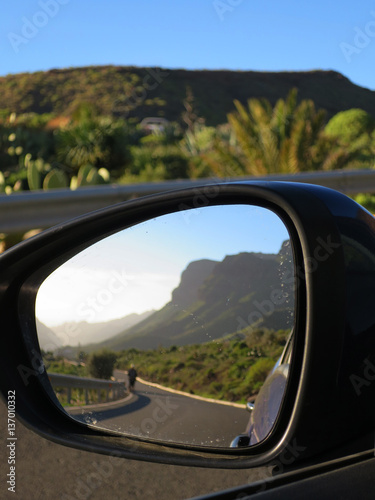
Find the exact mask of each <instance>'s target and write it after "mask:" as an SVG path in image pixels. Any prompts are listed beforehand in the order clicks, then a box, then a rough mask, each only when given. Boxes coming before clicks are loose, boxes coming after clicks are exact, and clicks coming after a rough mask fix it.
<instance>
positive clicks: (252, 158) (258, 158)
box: [205, 89, 355, 176]
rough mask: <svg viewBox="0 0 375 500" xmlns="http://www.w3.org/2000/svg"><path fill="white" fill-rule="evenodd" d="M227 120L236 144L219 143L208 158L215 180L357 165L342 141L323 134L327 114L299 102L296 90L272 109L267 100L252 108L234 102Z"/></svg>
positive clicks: (249, 104) (257, 101)
mask: <svg viewBox="0 0 375 500" xmlns="http://www.w3.org/2000/svg"><path fill="white" fill-rule="evenodd" d="M234 104H235V107H236V111H235V112H233V113H230V114H229V115H228V122H229V124H230V126H231V128H232V131H233V135H234V138H232V140H231V141H228V140H224V139H223V138H217V139H216V141H215V145H214V154H213V155H206V156H205V159H206V161H207V162H208V163H209V164H210V166H211V168H212V169H213V171H214V172H215V174H216V175H219V176H223V175H224V176H231V175H233V174H236V175H255V176H260V175H268V174H272V173H296V172H303V171H309V170H318V169H324V170H331V169H333V168H342V167H344V166H346V165H348V163H349V162H350V161H351V160H352V158H353V155H355V152H351V153H349V152H348V151H346V150H344V149H343V148H341V147H340V145H339V143H338V141H337V140H336V139H335V138H333V137H328V136H327V135H326V134H325V133H324V126H325V117H326V113H325V111H324V110H318V111H317V110H316V109H315V105H314V103H313V101H311V100H303V101H301V102H300V103H298V102H297V89H292V90H291V91H290V92H289V94H288V96H287V98H286V99H285V100H284V99H279V100H278V101H277V102H276V104H275V106H274V107H272V106H271V104H270V102H269V101H268V100H267V99H249V100H248V102H247V108H246V107H245V106H243V105H242V104H241V103H240V102H239V101H235V102H234Z"/></svg>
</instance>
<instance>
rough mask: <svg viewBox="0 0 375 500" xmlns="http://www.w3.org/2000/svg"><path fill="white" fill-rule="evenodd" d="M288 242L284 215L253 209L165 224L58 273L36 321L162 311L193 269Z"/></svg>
mask: <svg viewBox="0 0 375 500" xmlns="http://www.w3.org/2000/svg"><path fill="white" fill-rule="evenodd" d="M287 239H289V235H288V232H287V230H286V228H285V226H284V224H283V223H282V222H281V220H280V219H279V217H278V216H277V215H275V214H274V213H273V212H271V211H270V210H268V209H264V208H260V207H253V206H249V205H225V206H211V207H205V208H200V209H192V210H184V211H180V212H177V213H173V214H168V215H164V216H161V217H157V218H155V219H152V220H149V221H147V222H144V223H141V224H138V225H136V226H134V227H132V228H129V229H126V230H123V231H120V232H118V233H117V234H115V235H112V236H110V237H107V238H105V239H103V240H102V241H100V242H98V243H96V244H94V245H92V246H91V247H89V248H87V249H86V250H84V251H83V252H81V253H79V254H78V255H76V256H75V257H73V258H72V259H70V260H69V261H67V262H66V263H65V264H63V265H62V266H60V267H59V268H58V269H56V270H55V271H54V272H53V273H52V274H51V275H50V276H49V277H48V278H47V279H46V280H45V282H44V283H43V284H42V285H41V287H40V290H39V292H38V296H37V302H36V314H37V317H38V319H39V321H41V322H42V323H44V324H45V325H47V326H49V327H51V326H56V325H61V324H63V323H66V322H80V321H87V322H89V323H90V322H91V323H96V322H103V321H110V320H113V319H116V318H123V317H124V316H127V315H129V314H131V313H142V312H144V311H149V310H152V309H154V310H157V309H160V308H161V307H163V306H164V305H165V304H166V303H168V302H169V301H170V299H171V292H172V291H173V290H174V289H175V288H176V287H177V286H178V284H179V282H180V277H181V273H182V271H183V270H184V269H186V267H187V265H188V264H189V263H190V262H193V261H196V260H201V259H210V260H214V261H222V260H223V259H224V257H225V256H226V255H235V254H238V253H241V252H262V253H267V254H268V253H278V252H279V250H280V247H281V245H282V242H283V241H285V240H287Z"/></svg>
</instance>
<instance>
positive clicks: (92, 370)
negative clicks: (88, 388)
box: [87, 349, 116, 380]
mask: <svg viewBox="0 0 375 500" xmlns="http://www.w3.org/2000/svg"><path fill="white" fill-rule="evenodd" d="M115 362H116V354H115V353H114V352H111V351H109V350H107V349H102V350H100V351H96V352H93V353H92V354H91V355H90V357H89V359H88V363H87V370H88V372H89V374H90V375H91V376H92V377H94V378H102V379H106V380H109V379H110V378H111V377H112V375H113V369H114V367H115Z"/></svg>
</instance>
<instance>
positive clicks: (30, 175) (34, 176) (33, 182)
mask: <svg viewBox="0 0 375 500" xmlns="http://www.w3.org/2000/svg"><path fill="white" fill-rule="evenodd" d="M25 163H27V167H26V168H27V182H28V184H29V189H30V190H32V191H34V190H35V189H40V187H41V175H40V172H39V169H38V166H37V163H36V162H35V161H31V160H28V161H27V162H26V158H25Z"/></svg>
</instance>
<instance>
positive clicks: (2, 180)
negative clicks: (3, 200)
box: [0, 171, 5, 193]
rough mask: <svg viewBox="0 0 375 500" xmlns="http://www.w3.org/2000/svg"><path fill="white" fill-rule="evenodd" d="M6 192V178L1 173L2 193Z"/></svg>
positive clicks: (0, 191)
mask: <svg viewBox="0 0 375 500" xmlns="http://www.w3.org/2000/svg"><path fill="white" fill-rule="evenodd" d="M4 192H5V177H4V174H3V173H2V172H1V171H0V193H4Z"/></svg>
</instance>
